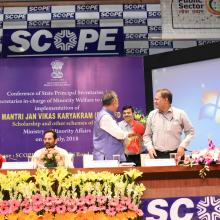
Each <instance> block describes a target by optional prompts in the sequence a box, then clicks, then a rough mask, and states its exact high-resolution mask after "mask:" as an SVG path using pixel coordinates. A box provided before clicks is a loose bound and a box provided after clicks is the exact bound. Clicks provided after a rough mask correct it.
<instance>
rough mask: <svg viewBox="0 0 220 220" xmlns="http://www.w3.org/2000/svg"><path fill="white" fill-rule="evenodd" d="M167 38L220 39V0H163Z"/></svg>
mask: <svg viewBox="0 0 220 220" xmlns="http://www.w3.org/2000/svg"><path fill="white" fill-rule="evenodd" d="M161 13H162V37H163V38H165V39H220V0H161Z"/></svg>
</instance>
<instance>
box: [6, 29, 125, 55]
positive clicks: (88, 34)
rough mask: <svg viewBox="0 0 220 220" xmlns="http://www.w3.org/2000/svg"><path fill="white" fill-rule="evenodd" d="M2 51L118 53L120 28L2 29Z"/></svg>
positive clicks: (121, 33)
mask: <svg viewBox="0 0 220 220" xmlns="http://www.w3.org/2000/svg"><path fill="white" fill-rule="evenodd" d="M4 36H5V37H4V41H3V48H4V49H3V53H5V54H7V57H14V56H16V57H19V56H28V55H35V56H65V55H68V56H77V55H78V56H101V55H102V56H103V55H104V56H106V55H108V56H110V55H115V56H120V55H122V54H123V49H124V48H123V30H122V28H120V27H115V28H94V27H93V28H72V29H56V28H53V29H40V30H39V29H29V30H5V31H4Z"/></svg>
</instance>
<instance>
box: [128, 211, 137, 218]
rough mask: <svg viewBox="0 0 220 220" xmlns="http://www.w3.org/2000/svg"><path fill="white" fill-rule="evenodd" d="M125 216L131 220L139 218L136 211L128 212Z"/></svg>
mask: <svg viewBox="0 0 220 220" xmlns="http://www.w3.org/2000/svg"><path fill="white" fill-rule="evenodd" d="M125 215H126V216H127V218H128V219H129V218H130V219H135V218H137V214H136V213H135V212H134V211H127V212H125Z"/></svg>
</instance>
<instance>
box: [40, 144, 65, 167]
mask: <svg viewBox="0 0 220 220" xmlns="http://www.w3.org/2000/svg"><path fill="white" fill-rule="evenodd" d="M64 159H65V158H64V156H63V155H61V154H60V153H59V152H58V151H57V150H56V149H54V148H48V149H46V148H45V150H43V151H42V153H41V155H40V157H39V158H38V161H37V163H38V164H40V165H43V166H44V167H48V168H52V167H57V166H63V165H64Z"/></svg>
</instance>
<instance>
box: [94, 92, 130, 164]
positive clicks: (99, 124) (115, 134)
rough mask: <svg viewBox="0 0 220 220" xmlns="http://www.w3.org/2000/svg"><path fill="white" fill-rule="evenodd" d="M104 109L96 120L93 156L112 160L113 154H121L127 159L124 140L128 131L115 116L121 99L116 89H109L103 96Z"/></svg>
mask: <svg viewBox="0 0 220 220" xmlns="http://www.w3.org/2000/svg"><path fill="white" fill-rule="evenodd" d="M102 105H103V107H102V109H101V111H100V112H99V113H98V116H97V117H96V119H95V122H94V128H93V157H94V160H112V159H113V155H116V154H118V155H120V161H125V160H126V159H125V155H124V147H123V140H124V139H125V138H126V137H127V136H128V132H125V131H123V130H122V129H121V128H120V127H119V126H118V123H117V121H116V118H115V113H116V112H117V109H118V106H119V101H118V96H117V94H116V93H115V92H114V91H107V92H106V93H105V94H104V95H103V97H102Z"/></svg>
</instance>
